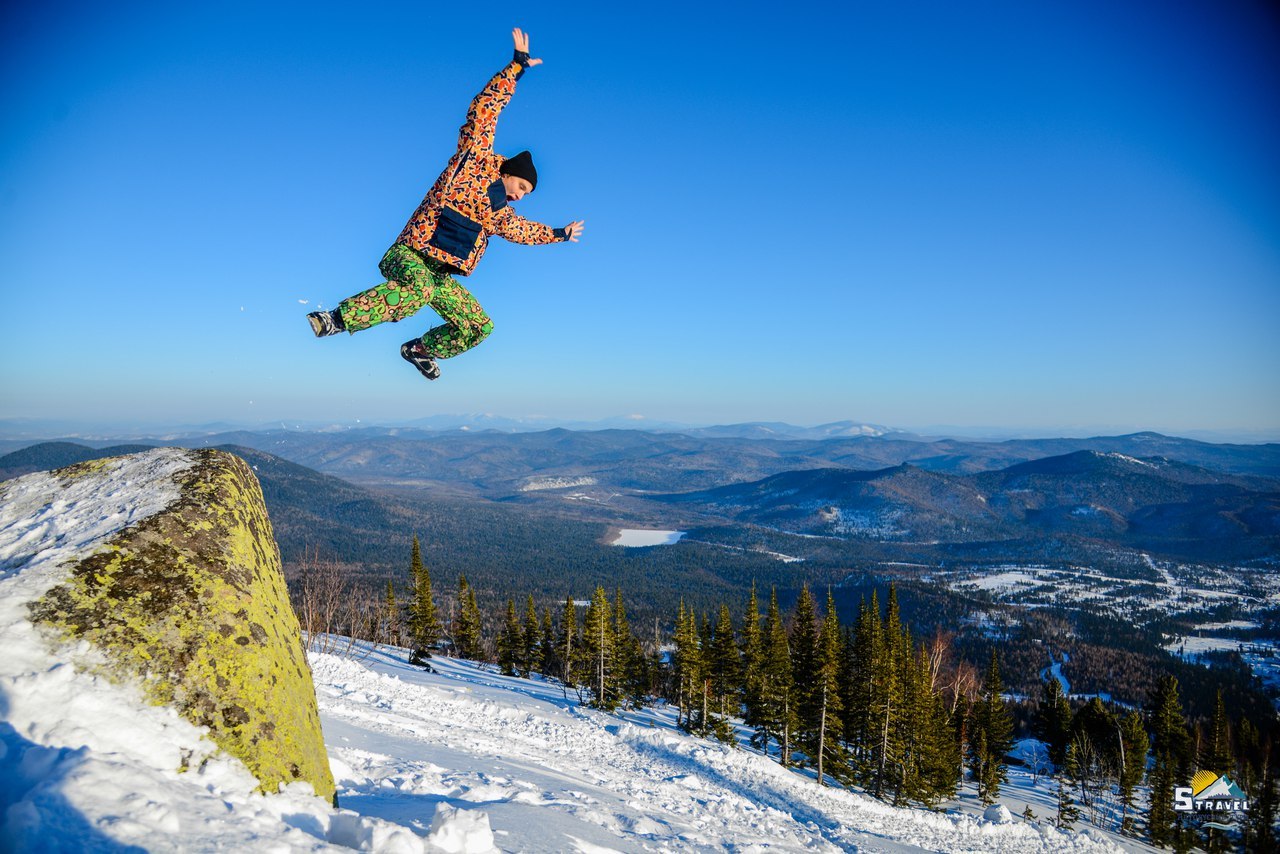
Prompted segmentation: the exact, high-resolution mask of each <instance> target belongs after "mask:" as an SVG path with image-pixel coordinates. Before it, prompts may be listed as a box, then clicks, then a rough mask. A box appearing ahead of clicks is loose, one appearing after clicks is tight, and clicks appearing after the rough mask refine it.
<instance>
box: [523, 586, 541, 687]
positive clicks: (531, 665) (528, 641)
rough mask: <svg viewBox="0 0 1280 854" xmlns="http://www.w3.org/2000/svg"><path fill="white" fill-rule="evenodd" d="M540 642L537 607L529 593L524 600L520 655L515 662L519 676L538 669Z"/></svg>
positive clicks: (527, 674) (526, 675)
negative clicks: (518, 669)
mask: <svg viewBox="0 0 1280 854" xmlns="http://www.w3.org/2000/svg"><path fill="white" fill-rule="evenodd" d="M541 642H542V623H540V622H539V621H538V609H537V607H536V606H535V605H534V604H533V594H532V593H530V594H529V598H528V599H527V600H525V606H524V625H523V626H522V627H521V630H520V655H519V656H518V659H517V664H518V666H519V668H520V675H521V676H525V677H528V676H529V675H530V674H532V673H533V672H534V671H535V670H537V669H538V665H539V664H540V661H541V654H540V651H539V649H538V646H539V644H540V643H541Z"/></svg>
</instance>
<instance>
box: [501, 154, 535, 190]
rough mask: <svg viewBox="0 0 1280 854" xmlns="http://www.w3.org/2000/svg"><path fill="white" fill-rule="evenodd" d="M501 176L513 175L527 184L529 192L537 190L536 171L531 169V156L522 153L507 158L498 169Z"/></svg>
mask: <svg viewBox="0 0 1280 854" xmlns="http://www.w3.org/2000/svg"><path fill="white" fill-rule="evenodd" d="M498 171H499V172H501V173H502V174H503V175H515V176H516V177H517V178H523V179H525V180H526V181H528V182H529V186H530V188H531V189H530V192H532V191H533V190H536V189H537V188H538V170H537V169H534V168H533V155H532V154H530V153H529V152H527V151H522V152H520V153H519V154H517V155H516V156H515V157H508V158H507V159H506V160H504V161H503V162H502V165H501V166H500V167H498Z"/></svg>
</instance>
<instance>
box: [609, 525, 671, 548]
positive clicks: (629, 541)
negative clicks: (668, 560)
mask: <svg viewBox="0 0 1280 854" xmlns="http://www.w3.org/2000/svg"><path fill="white" fill-rule="evenodd" d="M684 534H685V532H684V531H641V530H638V529H636V528H623V529H622V530H621V531H619V532H618V538H617V539H615V540H614V541H613V543H611V545H615V546H626V547H628V548H639V547H641V546H669V545H671V544H672V543H678V542H680V538H681V537H683V536H684Z"/></svg>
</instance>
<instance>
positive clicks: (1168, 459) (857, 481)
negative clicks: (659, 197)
mask: <svg viewBox="0 0 1280 854" xmlns="http://www.w3.org/2000/svg"><path fill="white" fill-rule="evenodd" d="M739 427H751V428H753V429H752V430H748V431H747V432H754V429H755V428H758V429H759V430H773V429H774V428H773V427H772V426H770V425H739ZM725 429H729V428H725ZM733 429H734V430H737V429H738V427H735V428H733ZM814 429H825V430H828V431H830V432H832V433H835V434H837V435H835V436H833V437H830V438H821V439H798V438H755V437H742V436H709V435H699V436H691V435H687V434H678V433H652V432H647V431H638V430H595V431H571V430H565V429H554V430H547V431H542V432H534V433H499V432H474V431H462V430H456V431H448V432H431V431H423V430H415V429H388V428H369V429H365V430H359V431H342V432H338V433H307V432H299V431H273V432H266V433H248V432H237V433H230V434H220V435H217V436H210V437H205V438H204V439H202V440H201V441H200V442H199V443H196V444H202V445H203V444H208V445H210V446H224V447H225V446H235V447H239V448H241V449H242V452H244V453H248V451H244V450H243V449H253V450H254V451H255V452H256V453H255V454H254V455H253V456H254V459H253V460H252V461H253V462H254V464H255V465H256V466H257V467H258V468H259V469H260V472H261V473H260V477H262V479H263V483H264V489H265V490H267V491H268V493H269V495H268V499H269V501H268V503H269V506H270V505H271V504H272V503H273V500H274V502H275V503H276V504H278V505H280V506H284V507H286V508H293V510H288V511H286V517H287V518H282V521H281V523H282V524H283V525H285V526H288V527H290V528H291V529H296V530H298V531H304V530H314V531H323V530H325V529H326V526H328V528H329V529H335V528H342V529H343V533H342V536H341V537H338V540H343V541H349V540H376V539H377V538H378V537H379V536H382V534H380V533H379V532H387V531H400V533H401V534H403V531H402V530H401V529H402V528H403V526H404V525H405V524H406V523H405V520H406V519H408V518H411V515H412V511H411V510H407V509H405V508H403V507H401V506H399V505H398V504H397V503H396V502H394V501H392V502H390V503H388V501H387V500H386V495H385V494H383V493H384V492H385V491H386V490H392V491H394V493H396V494H399V495H402V496H404V495H427V496H430V497H432V498H433V499H436V500H439V499H445V498H447V499H449V500H464V501H471V502H475V501H480V502H487V503H489V504H493V502H495V501H496V502H500V503H501V504H502V505H503V506H506V507H508V508H510V509H512V510H513V511H516V510H519V508H521V507H526V508H529V509H536V510H537V511H538V512H540V513H542V514H543V515H544V516H545V515H546V514H548V513H551V514H557V515H561V516H565V517H573V518H576V519H579V520H588V521H596V522H601V523H607V524H617V523H618V522H619V520H622V519H624V518H640V519H647V520H651V521H659V520H662V519H665V518H673V517H675V518H682V519H685V520H686V523H687V524H710V525H730V526H749V527H750V526H754V527H759V528H762V529H771V530H778V531H785V532H792V533H798V534H805V535H821V536H824V537H830V538H837V539H840V540H844V541H848V542H849V543H851V544H854V545H851V546H850V548H853V549H854V551H852V552H849V551H847V550H846V552H845V554H852V555H856V553H857V552H856V544H857V543H875V544H877V548H878V551H877V554H879V555H884V554H885V551H884V549H885V548H888V547H892V546H894V545H895V544H896V545H898V546H904V545H912V546H927V547H929V548H930V549H933V550H934V551H940V552H946V550H947V548H948V547H949V544H950V545H956V546H959V545H963V544H972V543H981V542H999V543H1013V542H1017V541H1026V542H1028V543H1035V544H1041V545H1042V544H1043V543H1045V542H1046V541H1047V540H1050V539H1052V538H1068V539H1071V540H1072V541H1077V542H1086V541H1087V542H1089V543H1095V544H1097V543H1103V544H1112V545H1114V546H1115V548H1117V549H1123V550H1126V551H1128V552H1136V551H1143V550H1146V551H1154V552H1159V553H1161V554H1164V555H1168V556H1172V557H1178V558H1180V559H1188V560H1221V561H1233V560H1248V559H1254V558H1262V557H1272V558H1280V445H1274V444H1273V445H1218V444H1210V443H1204V442H1196V441H1192V440H1188V439H1178V438H1174V437H1168V436H1162V435H1159V434H1155V433H1137V434H1133V435H1129V436H1114V437H1096V438H1092V439H1040V440H1011V441H1007V442H963V441H959V440H937V441H925V440H921V439H919V438H915V437H906V436H903V435H900V434H887V435H865V434H861V433H859V434H858V435H853V436H847V435H841V434H842V433H844V432H847V431H849V430H858V429H859V427H858V425H850V424H842V425H827V427H826V428H814ZM171 444H179V443H177V442H173V443H171ZM139 447H141V446H137V445H117V446H108V447H106V448H103V449H101V450H97V451H95V450H93V449H90V448H87V447H85V446H83V445H79V444H75V443H66V442H56V443H44V444H41V445H37V446H33V447H29V448H25V449H23V450H20V451H17V452H14V453H11V454H8V455H6V456H4V457H0V477H13V476H16V475H19V474H24V473H26V472H28V471H35V470H39V469H48V468H55V467H59V466H62V465H67V464H70V463H73V462H79V461H81V460H83V459H87V458H89V457H91V456H99V455H104V454H115V453H127V452H130V451H132V450H137V449H139ZM321 473H322V474H321ZM326 475H327V476H328V477H326ZM335 478H341V480H337V479H335ZM357 485H359V486H364V487H372V488H375V489H376V490H377V491H376V492H367V491H366V490H364V489H360V488H358V486H357ZM393 505H394V506H393ZM664 508H665V509H664ZM274 512H275V509H274V508H273V513H274ZM627 514H630V516H628V515H627ZM317 536H319V535H318V534H317ZM336 541H337V540H335V542H336ZM1068 550H1069V549H1068Z"/></svg>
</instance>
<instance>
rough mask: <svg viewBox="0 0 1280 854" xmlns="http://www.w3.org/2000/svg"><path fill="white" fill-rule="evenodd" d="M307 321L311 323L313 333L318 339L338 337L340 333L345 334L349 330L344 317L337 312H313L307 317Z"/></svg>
mask: <svg viewBox="0 0 1280 854" xmlns="http://www.w3.org/2000/svg"><path fill="white" fill-rule="evenodd" d="M307 320H308V321H309V322H310V323H311V331H312V332H314V333H315V334H316V337H317V338H323V337H325V336H326V335H337V334H338V333H339V332H345V331H346V328H347V327H346V324H344V323H343V322H342V315H340V314H338V312H336V311H313V312H311V313H310V314H308V315H307Z"/></svg>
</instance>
